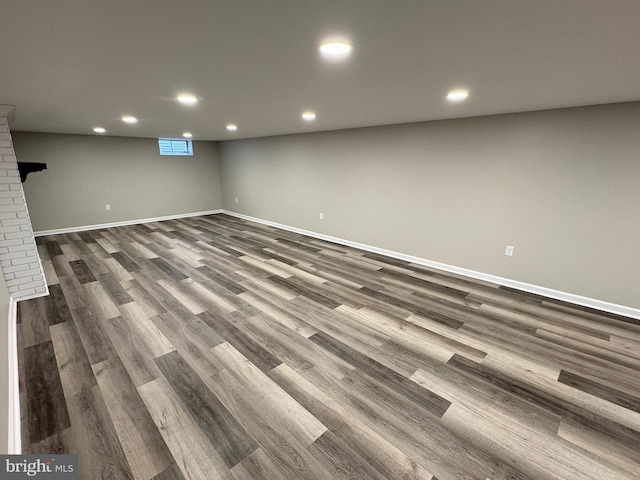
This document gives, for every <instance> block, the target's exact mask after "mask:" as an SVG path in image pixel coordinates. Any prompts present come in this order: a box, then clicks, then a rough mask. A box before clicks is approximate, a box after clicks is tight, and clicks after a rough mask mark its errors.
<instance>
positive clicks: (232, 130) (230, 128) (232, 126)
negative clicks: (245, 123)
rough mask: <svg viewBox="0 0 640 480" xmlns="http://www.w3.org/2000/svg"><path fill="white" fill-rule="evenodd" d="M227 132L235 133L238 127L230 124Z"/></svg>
mask: <svg viewBox="0 0 640 480" xmlns="http://www.w3.org/2000/svg"><path fill="white" fill-rule="evenodd" d="M227 130H229V131H230V132H235V131H236V130H238V126H237V125H234V124H233V123H230V124H229V125H227Z"/></svg>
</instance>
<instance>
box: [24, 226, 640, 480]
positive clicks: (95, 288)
mask: <svg viewBox="0 0 640 480" xmlns="http://www.w3.org/2000/svg"><path fill="white" fill-rule="evenodd" d="M38 246H39V250H40V254H41V258H42V260H43V263H44V267H45V271H46V274H47V279H48V283H49V285H50V286H49V288H50V291H51V295H50V296H49V297H46V298H41V299H36V300H30V301H25V302H21V303H20V304H19V315H18V321H19V345H20V370H21V372H20V373H21V402H22V405H21V406H22V415H23V443H24V445H23V448H24V452H25V453H42V452H49V453H51V452H53V453H75V454H78V455H79V462H80V478H81V479H83V480H93V479H137V480H150V479H156V480H169V479H224V480H256V479H268V480H279V479H282V480H284V479H290V480H303V479H326V480H334V479H349V480H352V479H363V480H364V479H407V480H408V479H440V480H449V479H480V480H485V479H491V480H497V479H525V478H531V479H580V480H584V479H594V480H604V479H611V480H623V479H634V478H635V479H638V478H640V381H639V380H640V321H638V320H634V319H630V318H625V317H621V316H617V315H613V314H606V313H602V312H597V311H593V310H590V309H588V308H584V307H576V306H571V305H568V304H565V303H562V302H558V301H554V300H550V299H547V298H542V297H539V296H535V295H531V294H525V293H521V292H517V291H514V290H511V289H508V288H500V287H498V286H497V285H493V284H489V283H484V282H480V281H475V280H470V279H467V278H463V277H459V276H456V275H453V274H448V273H444V272H441V271H436V270H433V269H430V268H427V267H423V266H419V265H414V264H410V263H407V262H404V261H400V260H395V259H391V258H386V257H382V256H379V255H376V254H372V253H366V252H363V251H359V250H355V249H352V248H348V247H344V246H340V245H336V244H332V243H328V242H325V241H320V240H317V239H313V238H310V237H305V236H302V235H298V234H294V233H289V232H285V231H281V230H277V229H275V228H271V227H267V226H263V225H258V224H253V223H249V222H246V221H243V220H239V219H236V218H233V217H229V216H225V215H216V216H207V217H195V218H189V219H183V220H175V221H167V222H161V223H150V224H144V225H136V226H128V227H120V228H111V229H104V230H95V231H89V232H81V233H72V234H66V235H55V236H50V237H43V238H39V239H38Z"/></svg>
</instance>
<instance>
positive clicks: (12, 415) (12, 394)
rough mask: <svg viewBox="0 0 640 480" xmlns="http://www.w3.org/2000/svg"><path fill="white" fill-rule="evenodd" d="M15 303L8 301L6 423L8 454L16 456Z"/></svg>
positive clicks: (18, 451)
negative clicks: (7, 405)
mask: <svg viewBox="0 0 640 480" xmlns="http://www.w3.org/2000/svg"><path fill="white" fill-rule="evenodd" d="M17 313H18V310H17V302H16V301H15V300H14V299H10V301H9V345H8V349H9V365H8V367H9V368H8V370H9V379H8V380H9V385H8V397H9V398H8V401H9V419H8V422H7V427H8V428H7V430H8V434H9V438H8V452H7V453H8V454H9V455H18V454H21V453H22V434H21V424H20V386H19V373H18V336H17V334H18V332H17V325H16V315H17Z"/></svg>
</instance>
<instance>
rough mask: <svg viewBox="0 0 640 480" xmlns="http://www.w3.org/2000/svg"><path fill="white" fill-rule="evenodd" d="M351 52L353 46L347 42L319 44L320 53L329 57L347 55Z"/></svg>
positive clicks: (334, 41)
mask: <svg viewBox="0 0 640 480" xmlns="http://www.w3.org/2000/svg"><path fill="white" fill-rule="evenodd" d="M351 50H353V46H352V45H351V44H350V43H349V42H345V41H342V40H340V41H336V40H332V41H328V42H323V43H321V44H320V53H322V54H323V55H329V56H331V57H335V56H346V55H349V53H351Z"/></svg>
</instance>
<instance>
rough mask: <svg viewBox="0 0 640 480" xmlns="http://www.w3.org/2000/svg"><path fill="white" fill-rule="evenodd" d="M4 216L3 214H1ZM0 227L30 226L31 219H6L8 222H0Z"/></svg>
mask: <svg viewBox="0 0 640 480" xmlns="http://www.w3.org/2000/svg"><path fill="white" fill-rule="evenodd" d="M0 215H2V214H0ZM0 225H2V226H3V227H4V226H5V225H6V226H11V225H29V219H28V218H13V219H6V220H0Z"/></svg>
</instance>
